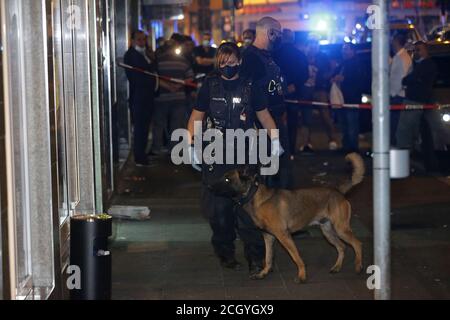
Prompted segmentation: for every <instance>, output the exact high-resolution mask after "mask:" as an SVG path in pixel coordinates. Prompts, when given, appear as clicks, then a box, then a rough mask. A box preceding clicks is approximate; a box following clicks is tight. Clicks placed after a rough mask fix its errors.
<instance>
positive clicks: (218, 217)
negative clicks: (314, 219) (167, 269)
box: [194, 75, 267, 266]
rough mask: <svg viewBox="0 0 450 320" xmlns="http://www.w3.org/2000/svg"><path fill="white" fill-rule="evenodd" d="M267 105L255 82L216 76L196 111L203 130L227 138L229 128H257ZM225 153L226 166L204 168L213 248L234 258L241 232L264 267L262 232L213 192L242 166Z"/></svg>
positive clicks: (250, 254)
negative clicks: (202, 118)
mask: <svg viewBox="0 0 450 320" xmlns="http://www.w3.org/2000/svg"><path fill="white" fill-rule="evenodd" d="M266 106H267V104H266V100H265V96H264V94H262V92H260V91H258V90H257V89H256V88H255V87H254V86H253V85H252V82H251V81H247V80H245V79H242V78H239V79H237V80H223V79H222V78H221V77H220V76H218V75H212V76H209V77H208V78H206V80H205V82H204V85H203V86H202V88H201V89H200V92H199V96H198V103H197V106H196V107H195V108H194V109H196V110H197V111H201V112H205V121H204V128H203V129H218V130H219V131H220V132H221V134H222V135H223V137H224V138H226V136H225V135H226V129H243V130H244V131H245V130H247V129H250V128H253V127H254V125H255V115H256V114H255V112H257V111H262V110H264V109H265V108H266ZM224 141H226V139H224ZM225 147H226V144H225V143H224V148H225ZM224 151H225V150H224ZM247 151H248V149H247ZM223 154H224V164H213V165H207V164H203V165H202V174H203V189H202V210H203V214H204V215H205V216H206V217H207V218H208V219H209V222H210V225H211V228H212V231H213V236H212V239H211V240H212V245H213V247H214V250H215V253H216V254H217V255H218V256H219V257H220V258H221V259H223V260H227V259H233V258H234V253H235V247H234V240H235V239H236V229H237V231H238V233H239V236H240V238H241V240H242V241H243V242H244V251H245V255H246V258H247V260H248V261H249V264H250V265H253V266H254V265H259V266H261V265H262V263H263V259H264V255H265V248H264V239H263V237H262V233H261V231H260V230H259V229H257V227H256V226H255V225H254V223H253V220H252V219H251V217H250V215H249V214H248V213H246V212H245V211H244V210H243V209H242V207H241V206H239V205H237V204H236V203H235V202H234V201H233V200H232V199H230V198H227V197H221V196H218V195H216V194H214V193H213V192H212V191H211V190H210V189H209V186H211V185H212V184H214V182H215V181H216V180H217V179H220V178H221V177H222V176H223V174H224V173H225V172H227V171H229V170H231V169H233V168H236V167H237V166H238V165H237V164H226V163H225V162H226V153H225V152H224V153H223ZM235 155H236V152H235ZM235 160H236V159H235ZM234 163H236V161H234Z"/></svg>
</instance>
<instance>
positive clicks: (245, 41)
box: [244, 39, 253, 47]
mask: <svg viewBox="0 0 450 320" xmlns="http://www.w3.org/2000/svg"><path fill="white" fill-rule="evenodd" d="M252 43H253V40H252V39H244V46H246V47H248V46H250V45H251V44H252Z"/></svg>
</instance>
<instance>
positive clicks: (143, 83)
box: [125, 29, 436, 165]
mask: <svg viewBox="0 0 450 320" xmlns="http://www.w3.org/2000/svg"><path fill="white" fill-rule="evenodd" d="M255 38H256V31H255V30H250V29H249V30H245V31H244V32H243V34H242V46H241V48H240V50H241V51H242V52H243V51H246V50H247V49H249V48H250V51H251V50H252V47H254V46H253V43H254V41H255ZM132 41H133V45H132V46H131V47H130V50H129V51H128V52H127V54H126V56H125V63H127V64H129V65H132V66H135V67H139V68H141V69H144V70H148V71H151V72H154V73H157V74H158V75H160V76H163V77H167V78H176V79H182V80H186V81H191V82H195V83H200V84H201V83H202V82H203V80H204V79H205V77H206V76H208V75H210V74H212V73H213V72H214V71H215V66H214V59H215V56H216V52H217V49H216V48H215V47H213V46H212V37H211V33H209V32H204V33H203V34H202V39H201V41H200V45H198V46H196V45H195V42H194V40H193V39H192V37H190V36H187V35H181V34H173V35H172V36H171V38H170V39H168V40H166V39H163V38H160V39H158V40H157V45H158V48H157V49H156V51H155V52H152V51H151V50H149V48H148V46H147V39H146V35H145V33H144V32H142V31H137V32H135V33H134V34H133V37H132ZM406 42H407V39H406V37H405V36H404V35H403V34H397V35H396V36H394V38H393V40H392V51H393V57H392V63H391V68H390V86H391V88H390V95H391V103H392V104H401V103H409V104H410V103H428V102H431V101H432V95H431V88H432V84H433V82H434V79H435V77H436V67H435V66H434V64H433V61H432V60H431V59H428V54H427V52H428V50H427V45H426V43H424V42H419V43H417V44H416V46H415V47H416V49H417V50H416V51H415V52H414V57H415V58H414V59H415V61H417V63H413V57H411V55H410V54H409V53H408V52H407V51H406V50H405V48H404V46H405V45H406ZM269 54H270V55H271V57H272V58H273V60H274V61H275V63H276V64H277V66H278V67H279V68H280V69H281V74H282V75H283V77H284V80H285V86H286V88H285V92H284V97H285V98H286V99H290V100H302V101H317V102H324V103H328V102H329V101H330V88H331V86H332V84H333V83H335V84H337V85H338V87H339V88H340V90H341V92H342V96H343V100H344V102H345V103H349V104H359V103H361V97H362V95H363V94H364V93H368V92H367V87H368V86H367V83H370V73H369V72H367V68H364V66H363V64H362V62H361V61H360V59H359V57H358V54H357V51H356V46H355V45H353V44H352V43H345V44H344V45H343V47H342V55H341V56H342V59H340V61H339V60H337V59H335V57H330V56H329V55H327V54H326V53H325V52H323V51H321V49H320V46H319V43H318V41H317V40H316V39H309V40H307V42H306V44H305V43H302V44H298V43H296V42H295V36H294V33H293V32H292V31H291V30H288V29H284V30H282V32H281V34H280V37H279V43H278V44H277V45H276V48H275V49H273V50H271V51H270V53H269ZM252 63H253V61H250V60H249V63H248V64H246V65H243V68H244V71H245V69H246V68H247V65H248V66H251V64H252ZM247 69H248V68H247ZM262 70H263V69H262ZM127 75H128V79H129V81H130V107H131V111H132V118H133V124H134V127H135V130H134V141H135V143H134V149H135V151H134V155H135V161H136V164H137V165H148V164H149V162H148V157H147V156H148V155H147V154H146V153H145V150H146V148H147V137H148V133H149V128H150V124H153V125H152V133H153V143H152V147H151V154H152V155H161V154H167V153H168V152H169V151H170V148H171V144H170V136H171V133H172V132H173V130H175V129H177V128H182V127H185V126H186V123H187V120H188V118H189V116H190V114H191V112H192V108H193V107H194V106H195V104H196V102H197V101H196V99H197V94H198V90H196V89H195V88H192V87H187V86H184V85H182V84H179V83H174V82H171V81H167V80H158V81H157V79H155V78H153V79H152V78H151V77H148V76H146V75H142V74H138V73H136V72H134V71H127ZM417 95H419V96H417ZM314 110H316V111H315V112H316V113H317V114H318V115H319V116H320V120H321V124H322V130H323V132H324V133H326V136H327V138H328V147H329V149H330V150H338V149H339V146H341V150H343V151H344V152H346V153H348V152H353V151H359V136H360V133H361V130H360V123H361V120H360V114H361V111H360V110H358V109H342V110H339V111H337V112H333V111H331V110H330V108H328V107H316V108H312V107H310V106H308V105H307V104H303V105H301V106H300V105H298V104H289V103H287V104H286V114H285V117H286V119H285V120H286V126H287V137H288V139H287V140H286V141H284V143H285V146H284V147H285V148H286V149H287V150H288V151H289V157H290V159H291V160H292V159H294V157H295V155H296V154H298V153H299V152H300V153H304V154H311V153H313V152H314V149H315V146H313V143H312V139H311V125H312V119H313V112H314ZM425 117H426V114H425ZM422 118H423V114H422V112H421V111H419V110H417V111H414V112H411V111H410V112H401V111H394V112H392V113H391V142H392V144H393V145H396V146H398V147H400V148H412V147H413V144H414V141H415V139H416V138H417V136H418V130H419V126H420V123H421V119H422ZM337 126H338V127H339V128H340V131H341V133H342V141H341V142H339V135H338V130H337V128H336V127H337ZM299 129H300V132H298V130H299ZM298 137H299V138H300V141H301V143H299V141H297V138H298Z"/></svg>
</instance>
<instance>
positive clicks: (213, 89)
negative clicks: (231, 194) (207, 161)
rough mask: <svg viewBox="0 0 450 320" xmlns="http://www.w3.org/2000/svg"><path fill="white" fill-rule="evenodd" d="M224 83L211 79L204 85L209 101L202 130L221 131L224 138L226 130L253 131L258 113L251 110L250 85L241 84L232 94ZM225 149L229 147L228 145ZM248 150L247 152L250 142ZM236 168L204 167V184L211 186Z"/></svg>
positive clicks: (215, 78)
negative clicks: (207, 86) (208, 94)
mask: <svg viewBox="0 0 450 320" xmlns="http://www.w3.org/2000/svg"><path fill="white" fill-rule="evenodd" d="M224 81H226V80H223V79H221V78H220V77H219V76H211V77H209V78H207V81H206V82H205V85H209V93H210V98H209V99H210V100H209V110H208V111H207V113H206V119H205V120H206V121H205V122H204V126H203V129H204V130H205V129H218V130H220V131H221V132H222V133H223V136H224V138H225V137H226V130H227V129H235V130H236V129H243V130H244V131H245V130H247V129H251V128H254V127H255V111H254V110H253V108H252V107H251V90H252V82H251V81H249V80H244V79H242V80H240V81H241V82H240V84H239V85H238V86H237V88H236V89H235V90H232V91H230V90H225V88H224V85H223V82H224ZM207 144H208V142H205V143H204V147H205V146H206V145H207ZM224 147H226V144H225V143H224ZM246 150H247V151H248V143H247V142H246ZM224 154H226V150H224ZM236 155H237V153H236V152H235V156H236ZM246 158H247V157H246ZM224 161H225V160H224ZM246 161H247V160H246ZM236 167H237V165H236V164H220V165H217V164H216V165H203V183H204V184H206V185H212V184H214V182H216V180H217V179H220V178H221V177H222V176H223V174H224V173H225V172H227V171H229V170H231V169H234V168H236Z"/></svg>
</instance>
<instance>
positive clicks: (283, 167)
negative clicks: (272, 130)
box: [265, 116, 295, 189]
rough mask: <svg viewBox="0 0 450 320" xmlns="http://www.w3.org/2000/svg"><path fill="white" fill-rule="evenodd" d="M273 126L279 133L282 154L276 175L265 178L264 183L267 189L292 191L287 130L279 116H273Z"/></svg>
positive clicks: (291, 169)
mask: <svg viewBox="0 0 450 320" xmlns="http://www.w3.org/2000/svg"><path fill="white" fill-rule="evenodd" d="M273 118H274V120H275V124H276V126H277V128H278V130H279V131H280V142H281V146H282V147H283V149H284V154H283V155H282V156H281V157H280V159H279V161H280V163H279V165H280V167H279V171H278V173H277V174H276V175H273V176H266V177H265V183H266V185H267V186H268V187H269V188H275V189H293V188H294V183H295V181H294V175H293V163H292V161H291V160H290V156H291V152H290V148H289V146H290V143H289V130H288V126H287V124H286V123H285V122H284V121H283V119H282V117H281V116H273Z"/></svg>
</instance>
